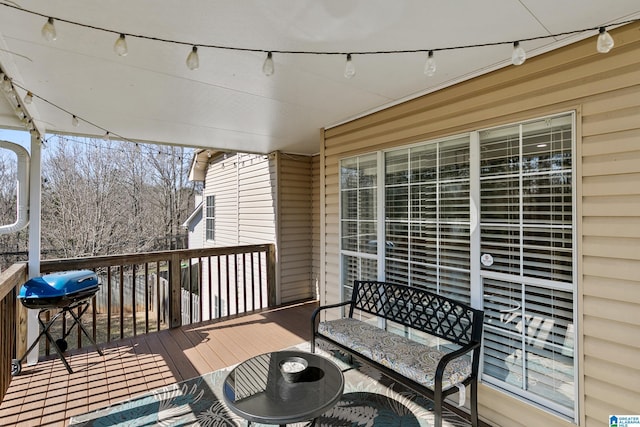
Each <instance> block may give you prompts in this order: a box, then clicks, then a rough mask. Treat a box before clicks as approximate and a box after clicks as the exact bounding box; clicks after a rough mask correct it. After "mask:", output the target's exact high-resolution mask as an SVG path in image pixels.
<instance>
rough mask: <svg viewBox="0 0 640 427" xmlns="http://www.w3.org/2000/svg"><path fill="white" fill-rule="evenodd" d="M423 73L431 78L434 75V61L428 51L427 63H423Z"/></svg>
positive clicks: (431, 53) (430, 52)
mask: <svg viewBox="0 0 640 427" xmlns="http://www.w3.org/2000/svg"><path fill="white" fill-rule="evenodd" d="M424 73H425V74H426V75H427V76H429V77H433V75H434V74H435V73H436V60H435V59H433V51H432V50H430V51H429V54H428V55H427V62H425V64H424Z"/></svg>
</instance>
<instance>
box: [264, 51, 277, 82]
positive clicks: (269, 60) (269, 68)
mask: <svg viewBox="0 0 640 427" xmlns="http://www.w3.org/2000/svg"><path fill="white" fill-rule="evenodd" d="M275 71H276V69H275V65H274V64H273V54H272V53H271V52H267V57H266V58H265V60H264V64H262V73H263V74H264V75H265V76H267V77H268V76H272V75H273V73H274V72H275Z"/></svg>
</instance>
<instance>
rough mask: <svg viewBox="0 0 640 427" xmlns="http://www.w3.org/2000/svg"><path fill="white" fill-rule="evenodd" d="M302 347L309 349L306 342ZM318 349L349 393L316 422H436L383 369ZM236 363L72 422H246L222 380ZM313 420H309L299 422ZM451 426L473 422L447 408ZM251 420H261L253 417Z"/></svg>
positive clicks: (428, 407) (361, 426)
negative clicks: (227, 398) (226, 399)
mask: <svg viewBox="0 0 640 427" xmlns="http://www.w3.org/2000/svg"><path fill="white" fill-rule="evenodd" d="M299 349H303V350H306V349H308V345H306V348H304V347H302V348H299ZM319 353H321V354H324V355H326V356H328V357H331V358H332V359H333V360H334V361H335V362H336V363H337V364H338V366H340V368H341V369H343V371H344V377H345V388H344V395H343V396H342V399H341V400H340V401H339V402H338V404H337V405H336V406H335V407H334V408H333V409H331V410H329V411H327V412H326V413H324V414H323V415H321V416H320V417H319V418H318V419H317V420H316V424H315V425H317V426H345V427H346V426H351V427H365V426H366V427H372V426H385V427H386V426H403V427H404V426H432V425H433V418H434V415H433V412H432V408H433V403H432V402H431V401H430V400H428V399H426V398H424V397H422V396H417V395H416V394H415V393H413V392H411V391H409V390H407V389H406V388H404V387H403V386H401V385H399V384H396V383H395V382H394V381H393V380H391V379H389V378H387V377H385V376H384V375H382V374H381V373H380V372H379V371H377V370H375V369H373V368H371V367H369V366H365V365H362V366H361V365H359V364H357V363H356V364H354V365H349V364H348V363H347V362H346V360H347V359H346V358H345V357H344V356H343V355H342V354H340V353H338V352H337V351H333V350H329V349H325V350H321V351H319ZM231 369H232V367H229V368H225V369H221V370H219V371H215V372H211V373H208V374H205V375H202V376H200V377H197V378H193V379H190V380H187V381H184V382H181V383H178V384H174V385H171V386H166V387H163V388H161V389H158V390H154V391H152V392H149V393H146V394H144V395H142V396H140V397H137V398H134V399H130V400H126V401H124V402H121V403H119V404H117V405H113V406H110V407H108V408H104V409H100V410H97V411H93V412H89V413H87V414H83V415H79V416H76V417H73V418H72V419H71V422H70V424H69V425H70V426H104V427H106V426H132V427H133V426H136V427H138V426H156V425H158V426H167V427H168V426H180V427H183V426H203V427H214V426H215V427H218V426H220V427H226V426H229V427H236V426H245V425H246V424H247V423H246V421H244V420H243V419H241V418H239V417H238V416H236V415H235V414H233V413H232V412H231V411H230V410H229V409H227V407H226V406H225V404H224V403H223V398H222V383H223V382H224V379H225V377H226V375H227V373H228V372H229V371H230V370H231ZM295 425H297V426H308V425H310V423H308V422H307V423H299V424H295ZM443 425H444V426H446V427H461V426H468V425H469V424H468V423H467V422H466V421H465V420H463V419H461V418H459V417H458V416H457V415H455V414H453V413H451V412H449V411H447V410H446V409H445V410H444V422H443ZM252 426H260V424H256V423H252Z"/></svg>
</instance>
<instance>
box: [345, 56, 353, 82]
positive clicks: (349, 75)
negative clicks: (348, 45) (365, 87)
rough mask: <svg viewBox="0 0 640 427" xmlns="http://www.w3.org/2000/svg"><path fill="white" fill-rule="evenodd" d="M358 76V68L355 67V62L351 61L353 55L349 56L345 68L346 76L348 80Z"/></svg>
mask: <svg viewBox="0 0 640 427" xmlns="http://www.w3.org/2000/svg"><path fill="white" fill-rule="evenodd" d="M355 75H356V66H355V65H353V61H352V60H351V54H350V53H349V54H347V63H346V65H345V66H344V76H345V77H346V78H348V79H350V78H352V77H353V76H355Z"/></svg>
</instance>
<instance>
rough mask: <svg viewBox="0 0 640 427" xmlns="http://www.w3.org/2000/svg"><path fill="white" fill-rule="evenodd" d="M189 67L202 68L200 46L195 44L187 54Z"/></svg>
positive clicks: (193, 68)
mask: <svg viewBox="0 0 640 427" xmlns="http://www.w3.org/2000/svg"><path fill="white" fill-rule="evenodd" d="M187 68H189V69H190V70H197V69H198V68H200V58H198V48H197V47H196V46H193V47H192V48H191V52H189V55H187Z"/></svg>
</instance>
